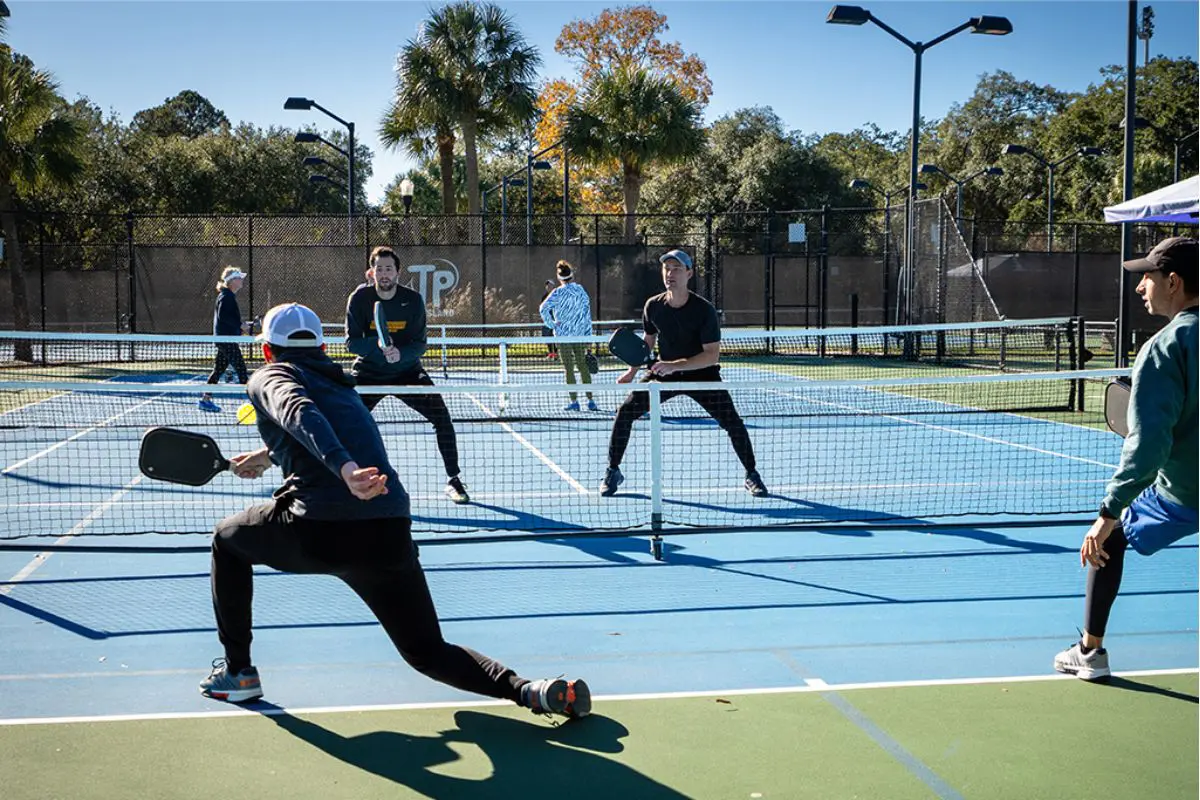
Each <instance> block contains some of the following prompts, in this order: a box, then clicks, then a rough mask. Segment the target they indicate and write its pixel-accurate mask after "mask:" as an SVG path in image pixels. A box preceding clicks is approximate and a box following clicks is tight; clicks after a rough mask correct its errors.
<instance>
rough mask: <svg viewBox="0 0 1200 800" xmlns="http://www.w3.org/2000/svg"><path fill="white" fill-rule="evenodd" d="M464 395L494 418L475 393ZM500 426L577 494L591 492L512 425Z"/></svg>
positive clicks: (501, 424) (502, 423) (502, 424)
mask: <svg viewBox="0 0 1200 800" xmlns="http://www.w3.org/2000/svg"><path fill="white" fill-rule="evenodd" d="M466 397H467V399H468V400H470V401H471V402H472V403H474V404H475V405H477V406H479V408H480V409H482V410H483V413H485V414H487V415H488V416H489V417H491V418H492V419H495V418H496V415H495V414H493V413H492V410H491V409H490V408H488V407H487V406H485V405H484V404H483V403H481V402H479V399H478V398H476V397H475V395H473V394H467V395H466ZM500 427H501V428H503V429H504V430H505V431H507V432H508V433H509V434H510V435H511V436H512V437H513V438H514V439H516V440H517V441H518V442H520V443H521V446H522V447H524V448H525V449H526V450H528V451H529V452H531V453H533V454H534V455H535V456H537V457H538V460H539V461H541V462H542V463H543V464H545V465H546V466H547V467H549V468H550V470H551V471H552V472H553V473H554V474H555V475H557V476H558V477H560V478H562V479H563V480H564V481H566V482H567V484H568V485H569V486H570V487H571V488H572V489H574V490H575V491H576V492H578V493H579V494H591V492H590V491H588V489H587V488H586V487H585V486H584V485H583V484H582V483H580V482H579V481H577V480H575V478H574V477H572V476H571V474H570V473H568V472H567V471H566V470H565V469H563V468H562V467H560V466H559V465H558V464H555V463H554V461H553V459H551V458H550V456H548V455H546V454H545V453H543V452H542V451H541V450H539V449H537V447H535V446H534V445H533V443H532V442H530V441H529V440H528V439H526V438H525V437H524V436H522V435H521V434H519V433H517V432H516V431H515V430H513V427H512V426H511V425H509V424H508V423H507V422H501V423H500Z"/></svg>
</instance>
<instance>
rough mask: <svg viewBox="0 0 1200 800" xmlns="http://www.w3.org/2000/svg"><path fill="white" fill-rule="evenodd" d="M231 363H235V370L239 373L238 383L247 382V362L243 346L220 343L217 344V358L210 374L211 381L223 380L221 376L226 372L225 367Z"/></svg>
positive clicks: (209, 380) (209, 379)
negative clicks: (243, 357) (243, 358)
mask: <svg viewBox="0 0 1200 800" xmlns="http://www.w3.org/2000/svg"><path fill="white" fill-rule="evenodd" d="M230 364H232V365H233V369H234V372H236V373H237V377H238V383H245V382H246V378H247V376H246V362H245V361H243V360H242V348H240V347H238V346H237V345H236V344H219V345H217V359H216V363H214V364H213V370H212V372H211V373H210V374H209V376H208V382H209V383H216V382H217V381H219V380H221V376H222V375H224V374H225V368H226V367H228V366H229V365H230Z"/></svg>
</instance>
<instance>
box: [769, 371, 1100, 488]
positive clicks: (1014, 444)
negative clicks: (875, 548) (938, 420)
mask: <svg viewBox="0 0 1200 800" xmlns="http://www.w3.org/2000/svg"><path fill="white" fill-rule="evenodd" d="M767 391H770V392H775V393H776V394H781V395H783V396H784V397H790V398H792V399H793V400H802V401H804V402H807V403H814V404H816V405H822V406H831V407H833V408H840V409H842V410H844V411H857V412H859V413H862V414H869V415H871V416H873V417H879V418H881V419H890V420H895V421H896V422H903V423H906V424H908V425H918V426H920V427H922V428H931V429H933V430H936V431H943V432H944V433H951V434H954V435H955V436H965V437H967V438H968V439H978V440H980V441H983V442H989V443H991V444H1001V445H1006V446H1008V447H1015V448H1017V449H1018V450H1029V451H1031V452H1034V453H1040V454H1042V455H1046V456H1054V457H1056V458H1065V459H1067V460H1068V461H1078V462H1080V463H1081V464H1091V465H1093V466H1097V467H1106V468H1108V469H1116V468H1117V465H1116V464H1106V463H1104V462H1103V461H1094V460H1092V459H1090V458H1083V457H1081V456H1072V455H1067V454H1066V453H1059V452H1057V451H1055V450H1043V449H1042V448H1040V447H1033V446H1032V445H1027V444H1018V443H1017V442H1010V441H1008V440H1007V439H998V438H996V437H994V436H984V435H982V434H978V433H971V432H969V431H963V430H959V429H958V428H947V427H946V426H944V425H934V424H932V423H929V422H921V421H920V420H916V419H908V418H907V417H901V416H898V415H896V414H877V413H875V412H874V411H871V410H870V409H869V408H862V407H861V406H851V405H846V404H845V403H834V402H832V401H829V400H816V399H814V398H810V397H803V396H801V395H796V394H791V393H789V392H785V391H782V390H780V389H768V390H767ZM880 394H889V393H887V392H880ZM898 396H901V397H908V395H898ZM911 399H914V400H920V401H921V402H930V401H926V400H924V399H923V398H920V397H917V398H911ZM932 402H934V403H937V404H939V405H948V406H951V407H957V408H969V406H956V404H954V403H942V402H941V401H939V400H935V401H932ZM994 413H1001V414H1006V413H1008V412H1003V411H1001V412H994ZM1012 416H1016V417H1018V418H1020V419H1023V420H1025V419H1028V420H1033V421H1035V422H1049V421H1050V420H1039V419H1038V418H1037V417H1025V416H1022V415H1020V414H1014V415H1012ZM1087 430H1091V429H1090V428H1089V429H1087Z"/></svg>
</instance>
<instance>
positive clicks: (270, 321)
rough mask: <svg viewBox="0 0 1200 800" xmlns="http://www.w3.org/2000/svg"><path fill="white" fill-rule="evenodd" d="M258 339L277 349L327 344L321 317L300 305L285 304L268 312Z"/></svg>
mask: <svg viewBox="0 0 1200 800" xmlns="http://www.w3.org/2000/svg"><path fill="white" fill-rule="evenodd" d="M258 339H259V341H262V342H266V343H267V344H273V345H276V346H277V347H320V346H321V345H323V344H325V337H324V336H323V335H322V333H321V319H320V317H318V316H317V315H316V313H315V312H314V311H313V310H312V309H311V308H309V307H308V306H302V305H300V304H299V303H285V304H283V305H279V306H275V307H274V308H272V309H271V310H270V311H268V312H267V315H266V316H265V317H263V329H262V333H260V334H259V335H258Z"/></svg>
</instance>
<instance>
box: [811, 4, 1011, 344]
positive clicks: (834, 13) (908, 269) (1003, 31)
mask: <svg viewBox="0 0 1200 800" xmlns="http://www.w3.org/2000/svg"><path fill="white" fill-rule="evenodd" d="M825 21H826V22H827V23H830V24H833V25H865V24H866V23H868V22H871V23H874V24H875V25H876V26H878V27H880V28H882V29H883V31H884V32H885V33H887V34H888V35H889V36H891V37H892V38H894V39H896V40H897V41H899V42H900V43H901V44H903V45H904V46H905V47H907V48H908V49H909V50H912V52H913V60H914V66H913V113H912V137H911V139H912V141H911V147H910V153H909V165H908V187H909V190H908V220H907V222H906V227H907V230H908V236H907V237H906V238H907V243H906V246H905V248H904V274H905V281H906V286H907V283H910V282H911V281H912V262H913V254H914V248H915V242H914V241H913V239H914V237H913V235H912V234H913V226H914V222H915V217H916V214H915V209H914V205H913V204H914V202H915V200H916V185H917V148H918V147H919V143H920V138H921V57H922V56H923V55H924V53H925V51H926V50H928V49H929V48H931V47H933V46H934V45H937V44H941V43H942V42H944V41H946V40H947V39H949V38H950V37H951V36H954V35H956V34H959V33H962V32H963V31H965V30H969V31H971V33H979V34H986V35H989V36H1005V35H1007V34H1009V33H1012V29H1013V27H1012V23H1011V22H1009V21H1008V19H1007V18H1005V17H990V16H980V17H972V18H971V19H969V20H967V21H966V22H964V23H962V24H961V25H958V26H957V27H954V28H951V29H950V30H948V31H946V32H945V33H943V34H942V35H941V36H938V37H936V38H935V39H931V40H930V41H928V42H914V41H911V40H909V39H908V38H907V37H905V36H903V35H902V34H900V33H898V32H897V31H895V30H893V29H892V28H890V27H889V26H887V25H886V24H884V23H883V22H881V21H880V20H879V19H878V18H877V17H875V16H874V15H873V14H872V13H871V12H870V11H868V10H867V9H865V8H861V7H859V6H840V5H839V6H834V7H833V8H832V9H830V11H829V15H828V16H826V17H825ZM905 304H906V312H907V313H906V314H905V317H906V321H907V322H911V321H912V319H911V317H912V292H911V291H908V292H906V293H905Z"/></svg>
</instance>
